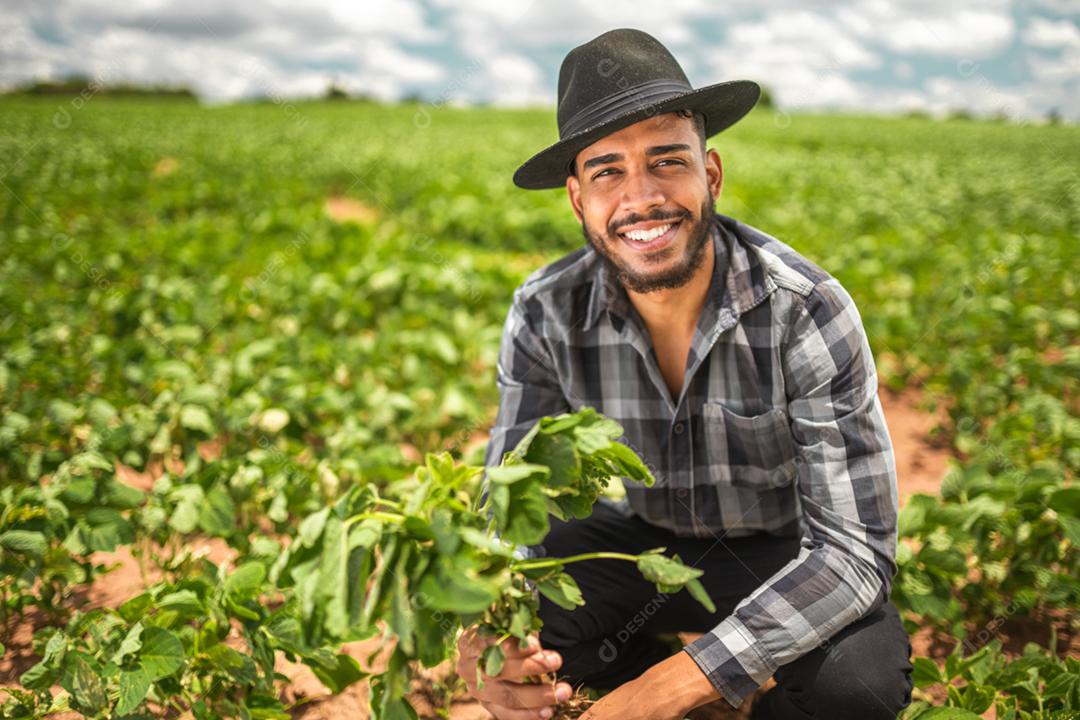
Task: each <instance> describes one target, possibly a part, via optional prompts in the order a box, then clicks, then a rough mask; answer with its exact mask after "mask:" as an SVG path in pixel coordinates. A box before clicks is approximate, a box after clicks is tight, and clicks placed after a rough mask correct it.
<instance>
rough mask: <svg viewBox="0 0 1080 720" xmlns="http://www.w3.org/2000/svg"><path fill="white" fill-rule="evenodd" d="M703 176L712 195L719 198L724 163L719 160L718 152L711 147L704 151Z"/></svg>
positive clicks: (722, 183) (722, 185) (722, 181)
mask: <svg viewBox="0 0 1080 720" xmlns="http://www.w3.org/2000/svg"><path fill="white" fill-rule="evenodd" d="M705 178H706V179H707V181H708V183H709V189H710V190H712V194H713V197H714V198H716V199H718V200H719V199H720V191H721V190H722V189H723V187H724V163H723V162H721V160H720V153H718V152H716V151H715V150H713V149H712V148H709V149H708V150H706V151H705Z"/></svg>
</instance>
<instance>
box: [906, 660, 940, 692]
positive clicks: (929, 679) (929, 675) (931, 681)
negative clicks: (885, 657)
mask: <svg viewBox="0 0 1080 720" xmlns="http://www.w3.org/2000/svg"><path fill="white" fill-rule="evenodd" d="M912 664H913V665H914V666H915V667H914V670H913V671H912V673H911V679H912V680H913V681H914V683H915V687H918V688H923V687H926V686H928V685H937V684H939V683H943V682H945V678H944V676H943V675H942V674H941V668H939V667H938V665H937V663H936V662H934V661H933V660H931V659H930V658H925V657H917V658H915V660H914V662H913V663H912Z"/></svg>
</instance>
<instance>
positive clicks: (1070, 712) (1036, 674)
mask: <svg viewBox="0 0 1080 720" xmlns="http://www.w3.org/2000/svg"><path fill="white" fill-rule="evenodd" d="M1055 638H1056V635H1055ZM1055 646H1056V642H1055V640H1054V639H1052V640H1051V642H1050V653H1049V654H1047V653H1046V652H1045V651H1044V649H1043V648H1041V647H1039V646H1038V645H1035V644H1034V643H1029V644H1028V645H1027V646H1026V647H1025V648H1024V653H1023V655H1022V656H1021V657H1019V658H1016V659H1009V658H1007V657H1006V656H1004V655H1003V654H1002V652H1001V641H1000V640H993V641H991V642H990V643H988V644H986V645H984V646H982V647H981V648H979V649H978V650H976V651H975V652H973V653H972V654H970V655H968V656H966V657H965V656H964V655H963V647H964V644H963V643H957V645H956V648H955V649H954V650H953V652H952V654H950V655H949V657H948V658H947V659H946V660H945V663H944V667H939V666H938V664H937V663H935V662H934V661H933V660H931V659H929V658H923V657H920V658H916V659H915V662H914V664H915V670H914V673H913V679H914V681H915V686H916V687H917V688H920V689H923V688H927V687H930V686H934V685H944V686H945V687H946V690H947V692H948V699H947V700H946V705H945V706H944V707H937V708H935V707H932V706H931V704H930V703H929V702H927V701H926V700H918V701H916V702H915V703H912V705H910V706H909V707H908V708H907V709H906V710H905V711H904V713H903V714H902V715H901V719H902V720H930V719H931V718H933V719H934V720H975V719H976V718H979V717H981V715H982V713H985V712H986V711H987V710H989V709H990V708H991V707H993V708H994V710H995V712H996V715H995V717H997V718H998V719H999V720H1070V719H1074V718H1077V717H1080V659H1077V658H1073V657H1070V658H1066V659H1065V660H1061V659H1059V658H1058V657H1057V652H1056V647H1055Z"/></svg>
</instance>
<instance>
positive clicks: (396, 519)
mask: <svg viewBox="0 0 1080 720" xmlns="http://www.w3.org/2000/svg"><path fill="white" fill-rule="evenodd" d="M361 520H382V521H383V522H392V523H400V522H405V516H404V515H400V514H398V513H388V512H382V511H379V510H373V511H372V512H366V513H360V514H359V515H353V516H352V517H351V518H349V519H348V520H346V521H345V524H346V526H349V525H353V524H355V523H358V522H360V521H361Z"/></svg>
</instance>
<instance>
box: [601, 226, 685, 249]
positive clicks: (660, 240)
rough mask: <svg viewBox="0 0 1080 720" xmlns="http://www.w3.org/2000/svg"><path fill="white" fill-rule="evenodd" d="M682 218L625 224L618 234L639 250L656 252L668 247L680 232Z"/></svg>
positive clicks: (626, 242) (625, 241)
mask: <svg viewBox="0 0 1080 720" xmlns="http://www.w3.org/2000/svg"><path fill="white" fill-rule="evenodd" d="M681 225H682V220H661V221H653V222H643V223H636V224H634V225H626V226H623V228H621V229H620V230H619V231H618V232H617V233H616V234H617V235H618V236H619V237H620V238H621V239H622V241H623V242H624V243H625V244H626V245H628V246H629V247H631V248H633V249H634V250H635V251H637V252H655V251H656V250H660V249H662V248H665V247H667V246H668V245H669V244H670V243H671V241H672V240H674V239H675V235H676V234H677V233H678V232H679V227H680V226H681Z"/></svg>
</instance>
